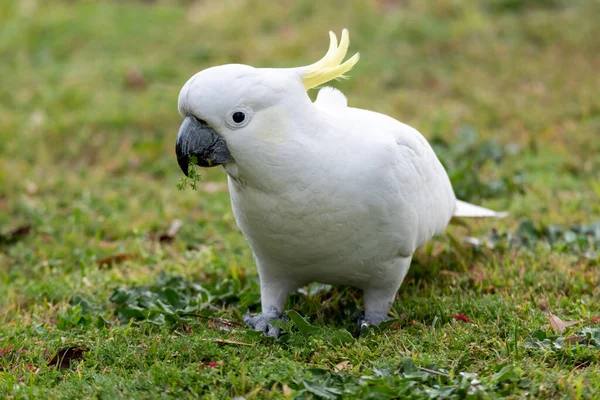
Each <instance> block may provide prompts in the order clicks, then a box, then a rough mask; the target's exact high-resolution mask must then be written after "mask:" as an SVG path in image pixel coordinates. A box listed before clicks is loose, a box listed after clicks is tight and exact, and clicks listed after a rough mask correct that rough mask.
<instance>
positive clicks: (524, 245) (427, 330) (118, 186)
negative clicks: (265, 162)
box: [0, 0, 600, 399]
mask: <svg viewBox="0 0 600 400" xmlns="http://www.w3.org/2000/svg"><path fill="white" fill-rule="evenodd" d="M598 5H599V3H598V2H597V1H595V0H590V1H583V0H582V1H573V2H567V1H559V0H557V1H551V2H545V1H544V2H542V1H524V0H487V1H484V2H479V3H477V4H476V3H475V2H454V1H450V0H441V1H437V2H392V1H368V2H367V1H363V2H352V4H351V6H349V5H347V3H346V2H341V1H339V2H337V1H336V2H327V3H325V2H312V1H298V2H289V1H286V2H269V1H266V0H264V1H258V0H256V1H231V0H227V1H222V2H183V1H181V2H175V1H173V2H168V1H165V2H110V1H108V2H102V3H100V4H96V3H93V2H86V1H84V2H67V1H65V2H62V1H56V2H52V3H51V4H47V3H46V2H39V1H35V0H28V1H16V0H10V1H5V2H2V4H1V5H0V25H1V26H2V30H1V31H0V59H1V60H2V62H1V63H0V88H1V89H0V154H1V157H0V282H1V283H0V397H3V398H111V397H112V398H115V397H117V398H172V397H177V398H194V397H204V398H215V399H220V398H228V397H236V396H242V397H244V398H282V397H294V396H296V397H298V398H310V397H315V398H319V397H320V398H366V397H368V396H371V397H370V398H390V397H404V398H406V397H411V396H412V397H414V398H428V397H432V398H433V397H436V396H437V397H436V398H465V397H470V398H477V397H481V398H493V397H502V396H508V397H512V398H522V397H528V396H531V397H538V398H574V399H578V398H593V397H597V396H600V378H599V377H600V366H599V363H598V362H599V360H600V350H599V348H598V347H599V345H600V344H599V343H598V341H599V340H600V338H598V337H596V336H594V335H596V334H597V332H598V329H599V328H600V325H599V324H598V319H597V317H598V316H599V315H600V290H599V289H598V284H599V281H600V278H599V277H600V274H599V273H598V268H599V267H598V266H599V262H598V261H599V259H598V254H597V250H598V246H599V243H598V242H599V239H598V237H597V236H594V233H593V232H594V231H593V230H588V234H587V235H586V234H585V233H582V232H583V231H582V228H576V229H574V230H568V229H567V230H563V231H557V230H556V229H555V228H554V227H553V226H554V225H561V226H563V227H565V228H567V227H569V226H571V225H576V226H579V227H581V226H584V225H588V224H591V223H593V222H595V221H597V220H598V219H600V185H599V177H598V171H599V170H600V159H599V158H598V154H599V153H600V141H598V139H597V138H598V137H599V135H600V97H598V93H597V88H598V87H599V86H600V75H599V74H598V73H597V71H598V70H600V40H599V37H598V35H597V34H594V32H595V30H596V29H597V21H598V20H599V19H600V14H599V10H600V7H598ZM343 27H347V28H349V30H350V32H351V38H352V40H353V41H352V44H351V49H354V50H357V51H360V52H361V56H362V57H361V61H360V62H359V64H358V65H357V66H356V68H355V69H354V70H353V71H352V76H351V79H350V80H348V81H343V82H339V83H336V86H338V87H339V88H341V89H342V90H343V91H344V92H345V93H346V94H347V96H348V98H349V101H350V104H351V105H353V106H358V107H363V108H368V109H372V110H377V111H380V112H383V113H386V114H389V115H392V116H394V117H396V118H398V119H400V120H402V121H403V122H406V123H408V124H410V125H412V126H415V127H416V128H417V129H419V130H420V131H421V132H423V133H424V135H425V136H426V137H427V138H428V139H430V140H431V141H432V142H434V144H435V145H436V149H437V150H438V151H439V154H440V156H441V158H442V159H443V161H444V163H445V164H446V165H447V167H448V169H449V170H450V174H451V176H452V179H453V182H454V184H455V186H456V188H457V193H460V194H461V196H463V197H464V198H465V200H471V201H474V202H478V203H481V204H483V205H485V206H489V207H494V208H496V209H508V210H509V211H510V212H511V217H510V218H508V219H505V220H502V221H477V222H469V223H468V226H469V227H468V228H465V227H462V226H452V227H450V228H449V230H448V233H449V234H448V235H446V236H443V237H440V238H437V239H436V240H434V241H433V242H431V243H430V244H429V245H428V246H426V247H425V248H424V249H421V250H419V252H418V253H417V254H416V256H415V261H414V263H413V267H412V268H411V272H410V273H409V276H408V278H407V280H406V281H405V283H404V284H403V286H402V288H401V290H400V292H399V293H398V296H397V298H396V302H395V304H394V307H393V314H394V317H395V318H396V320H395V322H394V323H393V324H392V325H391V326H389V327H387V328H385V329H381V330H378V329H374V330H372V331H370V332H368V333H367V334H366V335H364V336H363V337H359V338H355V337H353V336H352V334H354V333H355V320H354V319H355V317H356V315H357V313H356V312H357V310H358V309H359V307H360V306H361V303H360V300H359V299H360V293H358V292H356V291H354V290H351V289H348V288H338V287H334V288H329V287H323V286H311V287H310V288H307V289H306V290H304V294H302V293H298V294H297V295H294V296H292V297H291V299H290V301H289V302H288V309H293V310H295V312H293V313H290V319H291V321H290V322H289V323H288V324H287V326H286V331H287V332H288V334H287V335H284V336H283V337H282V338H281V339H280V340H278V341H275V340H273V339H270V338H265V337H261V336H258V335H257V334H255V333H253V332H250V331H248V330H246V329H244V328H241V327H238V326H236V325H235V324H233V326H232V325H231V324H228V323H227V322H225V320H227V321H233V322H236V321H237V322H239V321H241V316H242V315H243V313H245V312H246V311H247V310H251V311H254V310H256V307H257V305H258V304H259V289H258V284H257V277H256V270H255V268H254V266H253V261H252V256H251V253H250V250H249V248H248V246H247V244H246V242H245V240H244V238H243V237H242V235H241V233H240V232H239V230H238V229H237V227H236V224H235V221H234V219H233V215H232V212H231V209H230V206H229V199H228V194H227V189H226V186H225V185H224V173H223V172H222V171H221V170H219V169H214V170H203V171H201V174H202V177H201V180H200V181H199V182H198V186H199V187H198V189H199V191H193V190H184V191H179V190H177V187H176V186H177V183H178V182H179V181H180V178H181V175H180V171H179V168H178V166H177V162H176V160H175V155H174V143H175V136H176V133H177V129H178V127H179V124H180V122H181V118H180V116H179V115H178V114H177V109H176V101H177V95H178V92H179V89H180V87H181V86H182V85H183V83H184V82H185V81H186V80H187V79H188V77H190V76H191V75H192V74H194V73H195V72H197V71H198V70H201V69H203V68H206V67H208V66H211V65H217V64H223V63H231V62H242V63H247V64H251V65H255V66H273V67H291V66H298V65H305V64H308V63H310V62H313V61H315V60H317V59H318V58H320V57H321V56H322V53H323V52H324V51H325V50H326V46H327V35H326V33H327V30H329V29H333V30H335V31H337V32H339V31H340V30H341V28H343ZM352 51H353V50H352ZM313 95H314V94H313ZM465 143H466V144H465ZM175 220H180V221H181V222H182V225H181V228H180V229H179V230H178V231H177V232H176V234H173V232H171V233H170V234H168V231H169V228H170V227H171V225H172V224H173V221H175ZM493 229H496V233H494V234H492V235H491V236H489V234H490V232H492V230H493ZM553 232H554V233H553ZM556 232H558V233H556ZM565 232H573V233H565ZM573 235H574V236H573ZM464 237H473V238H479V239H481V240H479V241H477V242H476V241H474V240H471V242H472V243H476V245H473V244H469V243H463V238H464ZM486 237H487V238H489V240H484V239H485V238H486ZM549 311H550V312H551V314H550V313H549ZM186 313H188V314H189V313H192V314H197V315H200V316H190V315H187V316H186V315H184V314H186ZM552 315H554V316H557V317H559V318H560V319H561V320H563V321H568V320H571V321H579V323H578V324H577V325H574V326H570V327H567V328H566V331H565V332H563V333H555V332H554V330H555V328H556V327H555V326H554V329H553V326H549V324H550V322H553V323H554V324H556V320H552V321H551V316H552ZM131 317H135V318H134V319H131ZM136 318H137V319H136ZM211 318H221V320H215V319H211ZM586 330H587V331H586ZM586 332H587V333H586ZM594 337H596V339H594ZM573 338H575V339H573ZM594 340H596V341H594ZM228 341H229V342H228ZM569 342H571V343H569Z"/></svg>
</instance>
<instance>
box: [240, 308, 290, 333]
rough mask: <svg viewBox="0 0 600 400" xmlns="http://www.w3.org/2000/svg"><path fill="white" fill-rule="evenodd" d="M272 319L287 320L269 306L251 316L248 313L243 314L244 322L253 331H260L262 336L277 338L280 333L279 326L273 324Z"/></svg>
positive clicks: (283, 315)
mask: <svg viewBox="0 0 600 400" xmlns="http://www.w3.org/2000/svg"><path fill="white" fill-rule="evenodd" d="M273 321H287V316H286V315H285V314H282V313H280V312H279V311H278V310H277V309H276V308H275V307H269V308H268V309H267V310H263V312H262V313H260V314H258V315H255V316H252V315H251V314H250V313H246V315H244V322H245V323H246V325H248V326H249V327H250V328H252V329H254V330H255V331H262V332H263V335H264V336H271V337H274V338H278V337H279V336H280V335H281V332H282V330H281V328H279V327H276V326H273V325H272V324H271V322H273Z"/></svg>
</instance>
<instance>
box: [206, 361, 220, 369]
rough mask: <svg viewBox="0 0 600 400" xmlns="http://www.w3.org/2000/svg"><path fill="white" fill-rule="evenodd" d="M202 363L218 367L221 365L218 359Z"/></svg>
mask: <svg viewBox="0 0 600 400" xmlns="http://www.w3.org/2000/svg"><path fill="white" fill-rule="evenodd" d="M202 364H204V365H206V366H207V367H209V368H217V367H218V366H219V362H218V361H204V362H203V363H202Z"/></svg>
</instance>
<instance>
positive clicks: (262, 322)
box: [244, 273, 294, 337]
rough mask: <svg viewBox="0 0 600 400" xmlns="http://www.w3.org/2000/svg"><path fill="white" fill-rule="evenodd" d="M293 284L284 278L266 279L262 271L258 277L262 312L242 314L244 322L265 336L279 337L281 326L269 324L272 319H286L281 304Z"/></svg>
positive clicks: (282, 304) (283, 302)
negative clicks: (253, 314)
mask: <svg viewBox="0 0 600 400" xmlns="http://www.w3.org/2000/svg"><path fill="white" fill-rule="evenodd" d="M293 286H294V285H293V284H292V283H291V282H288V281H284V280H267V279H266V277H265V276H264V273H263V274H261V277H260V297H261V305H262V313H260V314H258V315H255V316H252V315H251V314H250V313H247V314H246V315H244V322H245V323H246V325H248V326H249V327H250V328H252V329H254V330H256V331H262V332H264V334H265V336H273V337H279V335H280V334H281V328H278V327H275V326H273V325H272V324H271V322H273V321H287V316H286V315H285V314H283V312H282V311H280V310H283V306H284V305H285V301H286V299H287V297H288V294H289V293H290V291H291V290H292V289H293Z"/></svg>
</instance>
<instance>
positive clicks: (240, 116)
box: [231, 111, 246, 124]
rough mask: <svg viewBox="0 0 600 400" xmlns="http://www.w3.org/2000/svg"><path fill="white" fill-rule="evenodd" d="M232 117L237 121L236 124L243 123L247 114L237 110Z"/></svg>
mask: <svg viewBox="0 0 600 400" xmlns="http://www.w3.org/2000/svg"><path fill="white" fill-rule="evenodd" d="M231 119H232V120H233V122H235V123H236V124H241V123H242V122H244V120H245V119H246V114H244V113H243V112H241V111H236V112H234V113H233V115H232V116H231Z"/></svg>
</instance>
